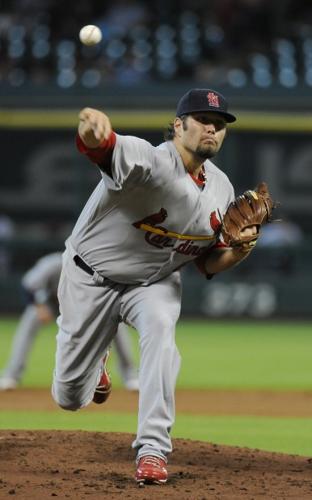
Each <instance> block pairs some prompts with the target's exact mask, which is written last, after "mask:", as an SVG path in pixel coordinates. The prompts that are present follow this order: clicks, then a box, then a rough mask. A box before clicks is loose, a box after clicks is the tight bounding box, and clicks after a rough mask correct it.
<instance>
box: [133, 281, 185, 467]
mask: <svg viewBox="0 0 312 500" xmlns="http://www.w3.org/2000/svg"><path fill="white" fill-rule="evenodd" d="M131 294H132V295H133V296H131ZM125 299H127V305H126V307H125V308H124V311H125V313H128V316H127V318H126V319H129V322H130V323H131V324H132V325H133V326H134V327H135V328H136V329H137V330H138V332H139V335H140V370H139V386H140V395H139V414H138V431H137V437H136V439H135V441H134V442H133V447H134V448H136V449H137V450H138V455H137V456H138V458H140V457H141V456H143V455H158V456H160V457H163V458H165V457H166V455H167V454H168V453H170V452H171V451H172V444H171V438H170V431H171V427H172V425H173V423H174V419H175V394H174V392H175V384H176V378H177V375H178V372H179V368H180V355H179V352H178V350H177V347H176V344H175V326H176V322H177V320H178V317H179V314H180V302H181V289H180V277H179V274H178V273H174V275H171V276H170V277H168V278H166V279H165V280H162V281H161V282H157V283H154V284H153V285H150V286H148V287H146V288H144V287H138V288H137V289H136V290H133V291H131V292H129V293H128V294H127V297H125Z"/></svg>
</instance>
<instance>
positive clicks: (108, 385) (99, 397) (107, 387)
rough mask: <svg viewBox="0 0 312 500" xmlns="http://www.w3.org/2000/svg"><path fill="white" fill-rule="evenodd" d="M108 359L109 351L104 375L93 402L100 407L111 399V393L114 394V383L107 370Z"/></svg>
mask: <svg viewBox="0 0 312 500" xmlns="http://www.w3.org/2000/svg"><path fill="white" fill-rule="evenodd" d="M108 357H109V351H107V353H106V354H105V356H104V358H103V365H102V375H101V378H100V380H99V383H98V385H97V386H96V389H95V391H94V396H93V402H94V403H96V404H98V405H100V404H102V403H105V401H107V399H108V398H109V395H110V393H111V392H112V382H111V379H110V376H109V373H108V371H107V369H106V363H107V360H108Z"/></svg>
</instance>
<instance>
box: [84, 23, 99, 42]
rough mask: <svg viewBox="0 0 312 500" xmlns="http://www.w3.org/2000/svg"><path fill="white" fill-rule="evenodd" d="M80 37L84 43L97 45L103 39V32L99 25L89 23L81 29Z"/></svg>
mask: <svg viewBox="0 0 312 500" xmlns="http://www.w3.org/2000/svg"><path fill="white" fill-rule="evenodd" d="M79 38H80V41H81V42H82V43H83V44H84V45H96V44H97V43H99V42H100V41H101V40H102V32H101V30H100V28H98V27H97V26H94V25H93V24H88V25H87V26H84V27H83V28H81V30H80V31H79Z"/></svg>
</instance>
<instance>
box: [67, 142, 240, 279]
mask: <svg viewBox="0 0 312 500" xmlns="http://www.w3.org/2000/svg"><path fill="white" fill-rule="evenodd" d="M204 168H205V173H206V178H207V182H206V185H205V186H204V188H203V189H201V188H199V187H198V186H197V185H196V184H195V182H194V181H193V180H192V178H191V176H190V175H189V174H188V173H187V172H186V170H185V167H184V165H183V163H182V160H181V157H180V155H179V154H178V152H177V150H176V148H175V146H174V144H173V143H172V142H166V143H163V144H161V145H160V146H158V147H153V146H152V145H151V144H150V143H148V142H147V141H145V140H143V139H139V138H137V137H132V136H120V135H117V141H116V145H115V148H114V154H113V159H112V177H113V178H111V177H109V176H108V175H106V174H105V173H103V174H102V175H103V179H102V181H101V182H100V183H99V184H98V186H97V187H96V189H95V191H94V192H93V194H92V195H91V197H90V199H89V201H88V202H87V204H86V206H85V208H84V210H83V211H82V213H81V215H80V217H79V219H78V221H77V223H76V226H75V228H74V231H73V234H72V236H71V237H70V240H69V241H70V243H71V245H72V246H73V248H74V250H75V251H76V252H77V253H78V254H79V255H80V256H81V257H82V258H83V259H84V260H85V261H86V262H87V263H88V264H89V265H90V266H91V267H92V268H93V269H95V270H96V271H97V272H98V273H99V274H100V275H102V276H105V277H107V278H109V279H111V280H113V281H115V282H118V283H127V284H144V285H148V284H150V283H153V282H155V281H158V280H160V279H162V278H164V277H165V276H168V275H169V274H170V273H171V272H173V271H174V270H175V269H178V268H179V267H181V266H182V265H184V264H186V263H187V262H188V261H190V260H193V259H194V258H195V257H197V256H199V255H200V254H201V253H202V252H203V251H204V250H205V249H207V248H208V247H209V246H212V245H214V244H215V243H216V228H215V227H214V222H215V221H216V220H217V219H218V217H219V216H218V212H220V213H221V214H223V213H224V212H225V211H226V208H227V206H228V205H229V203H230V202H231V201H232V200H233V199H234V191H233V187H232V185H231V183H230V181H229V180H228V178H227V176H226V175H225V174H224V173H223V172H222V171H221V170H219V169H218V168H217V167H216V166H215V165H214V164H213V163H212V162H211V161H209V160H207V161H205V163H204Z"/></svg>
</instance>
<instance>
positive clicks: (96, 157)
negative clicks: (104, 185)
mask: <svg viewBox="0 0 312 500" xmlns="http://www.w3.org/2000/svg"><path fill="white" fill-rule="evenodd" d="M115 144H116V134H115V132H111V134H110V136H109V138H108V139H105V140H104V141H103V142H101V144H100V145H99V146H98V147H97V148H88V147H87V146H86V145H85V144H84V142H83V141H82V139H81V137H80V135H79V134H77V136H76V146H77V149H78V151H79V152H80V153H81V154H84V155H86V156H87V157H88V158H89V160H91V161H92V162H93V163H96V164H97V165H98V166H99V168H100V169H101V170H102V171H103V172H105V173H106V174H108V175H110V176H111V162H112V156H113V151H114V147H115Z"/></svg>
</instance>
